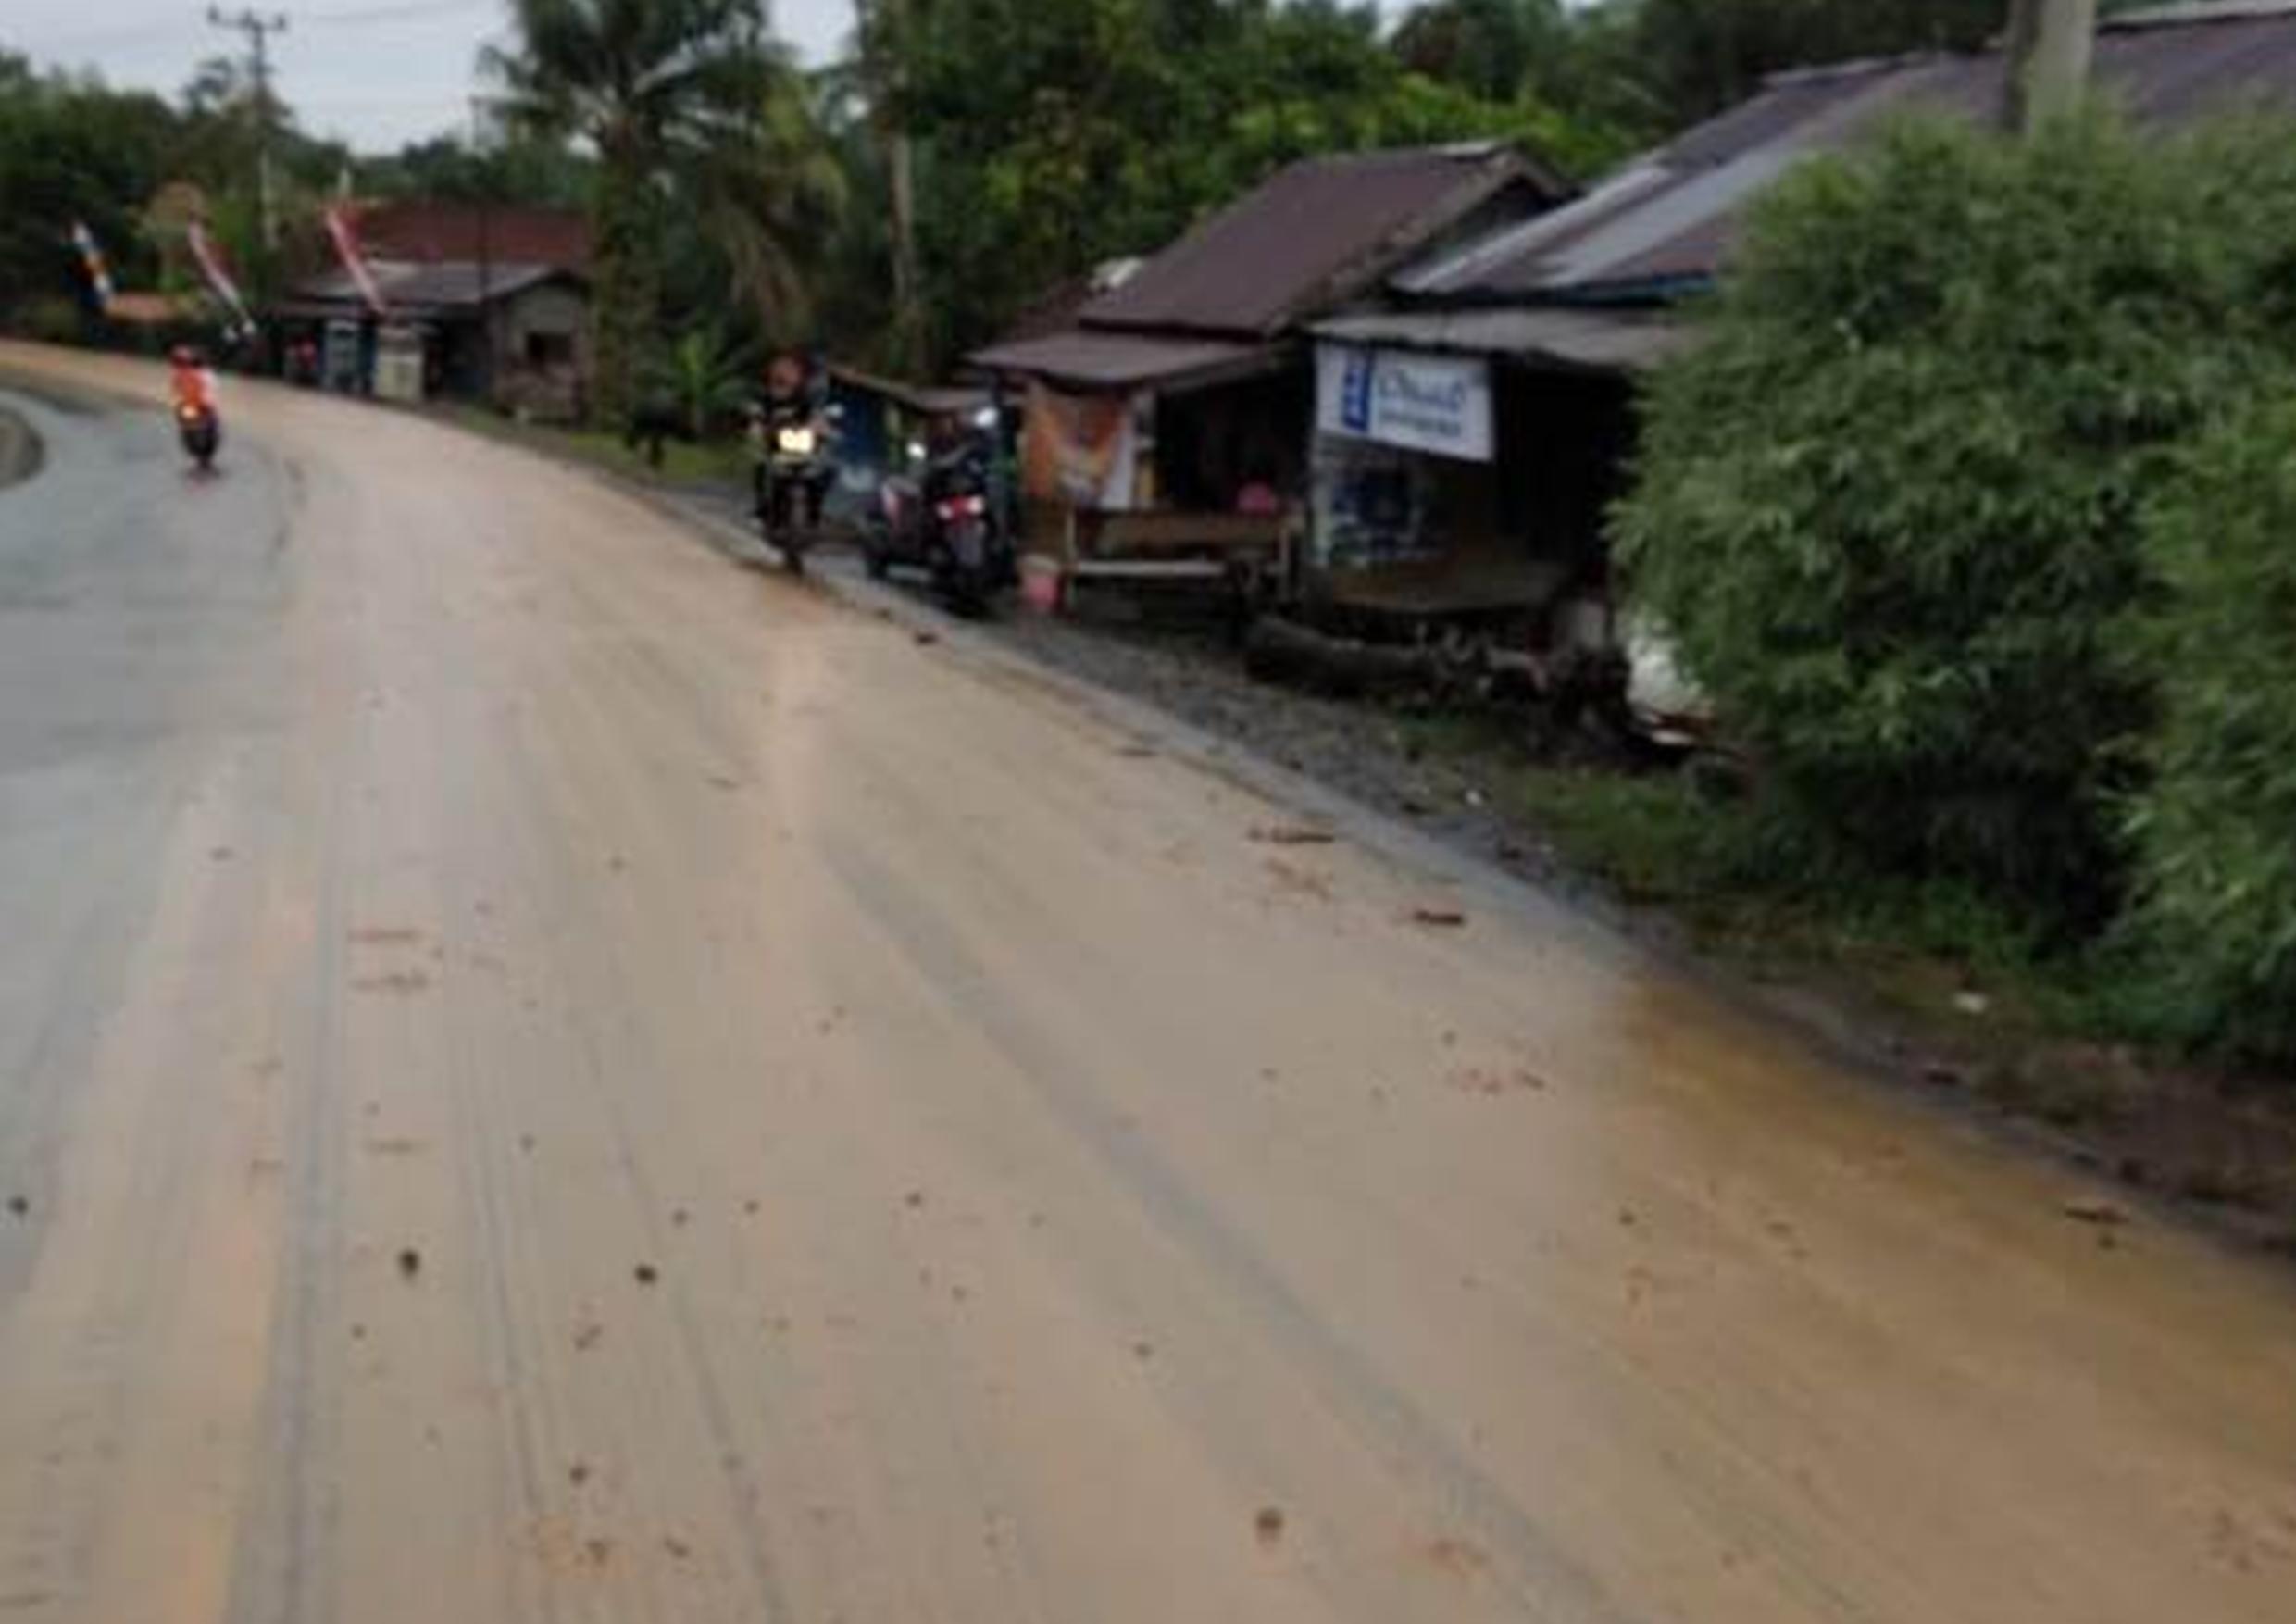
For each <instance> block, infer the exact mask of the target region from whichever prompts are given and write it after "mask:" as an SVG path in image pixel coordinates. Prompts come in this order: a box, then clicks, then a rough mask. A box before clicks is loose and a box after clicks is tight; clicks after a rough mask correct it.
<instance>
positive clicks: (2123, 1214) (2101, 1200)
mask: <svg viewBox="0 0 2296 1624" xmlns="http://www.w3.org/2000/svg"><path fill="white" fill-rule="evenodd" d="M2057 1210H2058V1211H2060V1212H2062V1213H2063V1214H2065V1217H2066V1218H2071V1219H2072V1220H2073V1221H2074V1222H2075V1223H2080V1224H2095V1225H2097V1226H2098V1227H2100V1228H2102V1229H2118V1228H2119V1227H2120V1226H2121V1225H2123V1224H2125V1223H2127V1222H2128V1208H2127V1207H2125V1206H2121V1205H2120V1204H2119V1203H2118V1202H2116V1201H2110V1200H2107V1199H2106V1198H2105V1197H2103V1196H2102V1195H2077V1196H2075V1197H2074V1198H2073V1199H2072V1200H2070V1201H2068V1202H2066V1203H2065V1204H2064V1205H2063V1206H2060V1207H2059V1208H2058V1209H2057Z"/></svg>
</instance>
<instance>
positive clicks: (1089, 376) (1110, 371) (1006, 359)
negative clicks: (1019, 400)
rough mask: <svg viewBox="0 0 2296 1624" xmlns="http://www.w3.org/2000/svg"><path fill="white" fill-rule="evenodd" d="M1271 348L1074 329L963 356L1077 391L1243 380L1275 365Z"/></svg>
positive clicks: (983, 365)
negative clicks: (1070, 387) (1073, 387)
mask: <svg viewBox="0 0 2296 1624" xmlns="http://www.w3.org/2000/svg"><path fill="white" fill-rule="evenodd" d="M1279 353H1280V352H1279V351H1278V350H1277V349H1275V348H1274V347H1273V346H1271V345H1267V344H1236V343H1232V342H1229V341H1227V340H1222V339H1204V338H1159V337H1156V336H1154V335H1153V334H1149V333H1138V332H1103V331H1091V330H1078V331H1069V332H1055V333H1049V334H1047V335H1046V336H1044V337H1042V338H1030V339H1022V340H1019V341H1018V342H1017V343H1013V344H992V345H991V346H990V347H989V348H988V349H985V350H978V351H975V352H974V353H973V354H972V355H971V356H968V357H967V359H968V360H969V361H971V363H972V364H973V365H974V366H976V367H979V368H980V369H983V370H984V371H990V372H1008V373H1016V374H1019V375H1023V376H1027V377H1035V378H1042V379H1046V380H1048V381H1052V382H1054V383H1067V384H1073V385H1076V386H1077V387H1079V388H1083V389H1137V388H1141V387H1142V386H1143V385H1147V384H1152V383H1153V384H1161V385H1164V386H1165V387H1167V388H1170V387H1174V386H1184V385H1186V384H1190V383H1199V382H1209V381H1215V380H1218V379H1224V378H1232V377H1240V376H1248V375H1249V374H1251V373H1253V372H1255V371H1259V370H1261V369H1265V368H1267V367H1269V366H1272V365H1274V364H1275V362H1276V360H1277V357H1278V356H1279Z"/></svg>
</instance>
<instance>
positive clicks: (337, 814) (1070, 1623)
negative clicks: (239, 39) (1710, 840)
mask: <svg viewBox="0 0 2296 1624" xmlns="http://www.w3.org/2000/svg"><path fill="white" fill-rule="evenodd" d="M0 367H6V368H10V369H19V371H31V372H32V373H35V374H43V375H46V376H48V377H50V378H51V379H53V378H56V377H66V378H70V379H77V380H81V381H94V382H96V383H100V384H103V385H106V386H109V387H112V388H114V389H124V390H128V391H131V392H139V393H141V394H144V395H145V396H152V395H155V394H156V390H157V388H158V383H159V380H158V378H157V377H156V374H152V373H147V372H145V371H142V370H139V369H134V368H132V367H131V366H128V365H126V364H124V363H115V362H100V361H95V360H89V359H76V358H75V359H65V358H61V357H57V356H51V355H46V354H42V353H39V352H33V351H25V350H0ZM23 409H25V410H26V411H27V414H28V415H31V416H33V417H34V418H35V420H36V426H37V427H39V428H40V430H41V431H42V433H43V434H44V437H45V438H46V439H47V440H48V444H49V463H48V467H47V468H46V469H45V471H44V473H43V474H42V475H41V476H40V477H39V478H38V479H36V480H34V481H31V482H30V483H28V484H26V485H23V486H21V487H19V488H18V489H16V490H14V491H12V492H9V493H6V494H5V495H0V908H4V909H5V918H6V921H7V936H6V947H5V951H4V952H0V1618H4V1619H6V1620H7V1621H8V1624H16V1621H18V1620H24V1621H27V1624H31V1621H38V1624H56V1621H69V1624H119V1621H123V1620H135V1621H137V1624H195V1621H196V1624H205V1621H208V1620H229V1621H231V1624H401V1621H403V1620H405V1619H406V1618H423V1619H425V1620H435V1621H439V1624H528V1621H541V1620H597V1621H608V1620H610V1621H613V1624H625V1621H629V1624H636V1621H649V1624H650V1621H671V1620H692V1621H694V1624H702V1621H707V1624H725V1621H728V1620H736V1619H739V1620H744V1621H761V1624H777V1621H780V1620H790V1621H792V1624H794V1621H800V1620H802V1621H805V1624H828V1621H830V1620H835V1619H842V1620H845V1621H847V1624H882V1621H890V1620H935V1621H979V1624H1015V1621H1024V1620H1038V1621H1042V1624H1075V1621H1078V1620H1092V1621H1094V1624H1129V1621H1139V1624H1170V1621H1172V1620H1179V1619H1185V1620H1190V1621H1192V1624H1194V1621H1204V1624H1210V1621H1216V1620H1232V1621H1238V1624H1242V1621H1247V1620H1248V1621H1251V1624H1285V1621H1289V1620H1355V1621H1360V1624H1393V1621H1398V1620H1420V1619H1424V1620H1443V1621H1446V1624H1450V1621H1475V1620H1502V1619H1505V1620H1541V1621H1548V1624H1581V1621H1584V1624H1625V1621H1635V1624H1641V1621H1644V1620H1661V1619H1684V1620H1697V1621H1699V1624H1718V1621H1729V1620H1742V1621H1745V1624H1794V1621H1797V1620H1827V1621H1839V1620H1861V1621H1887V1624H1938V1621H1940V1620H1950V1621H1953V1624H1986V1621H1995V1620H1998V1621H2003V1624H2006V1621H2010V1620H2017V1621H2025V1620H2056V1619H2064V1620H2070V1621H2078V1624H2108V1621H2124V1624H2162V1621H2163V1620H2172V1619H2173V1620H2177V1621H2179V1624H2202V1621H2215V1620H2224V1621H2227V1624H2231V1621H2249V1624H2287V1621H2288V1620H2289V1619H2290V1617H2291V1613H2290V1597H2291V1596H2296V1306H2292V1303H2296V1293H2292V1292H2291V1289H2290V1283H2289V1280H2288V1278H2287V1277H2286V1276H2285V1275H2284V1274H2282V1273H2278V1272H2275V1271H2272V1270H2269V1269H2266V1268H2262V1267H2258V1266H2255V1265H2252V1264H2249V1263H2246V1262H2243V1261H2239V1260H2235V1259H2233V1258H2231V1257H2229V1256H2227V1255H2223V1254H2220V1253H2219V1252H2217V1251H2215V1249H2213V1248H2212V1247H2210V1246H2209V1245H2207V1244H2205V1243H2201V1242H2199V1241H2196V1240H2193V1239H2190V1238H2188V1237H2187V1236H2185V1235H2184V1234H2183V1233H2181V1232H2180V1231H2178V1230H2176V1229H2175V1228H2173V1227H2172V1226H2169V1225H2167V1224H2165V1223H2163V1222H2161V1221H2159V1220H2157V1219H2154V1218H2152V1217H2150V1216H2149V1215H2147V1214H2146V1213H2144V1212H2143V1211H2141V1210H2132V1209H2129V1208H2127V1207H2125V1206H2118V1205H2115V1203H2114V1201H2113V1200H2112V1199H2111V1198H2109V1197H2106V1196H2103V1195H2102V1194H2101V1193H2099V1192H2097V1191H2094V1190H2090V1189H2087V1188H2084V1187H2082V1186H2080V1185H2079V1184H2078V1181H2074V1180H2072V1179H2071V1177H2070V1176H2069V1175H2066V1174H2065V1173H2063V1172H2061V1171H2058V1170H2056V1169H2053V1168H2044V1167H2040V1166H2036V1165H2033V1164H2030V1163H2028V1162H2026V1161H2023V1160H2020V1159H2018V1158H2017V1157H2016V1156H2014V1155H2012V1154H2010V1153H2009V1152H2006V1151H2004V1150H2003V1149H2000V1148H1998V1147H1996V1146H1994V1145H1993V1144H1991V1143H1989V1142H1987V1141H1986V1140H1984V1139H1983V1138H1981V1137H1980V1136H1978V1134H1976V1133H1975V1132H1973V1131H1968V1130H1965V1129H1962V1128H1957V1127H1955V1126H1954V1125H1953V1124H1951V1123H1950V1122H1946V1121H1943V1120H1940V1119H1939V1118H1933V1117H1931V1116H1928V1115H1926V1114H1924V1113H1923V1112H1922V1111H1921V1110H1920V1109H1919V1108H1918V1107H1917V1106H1915V1105H1913V1104H1911V1103H1909V1102H1907V1101H1905V1100H1904V1099H1903V1098H1901V1097H1900V1096H1898V1095H1896V1094H1894V1093H1890V1092H1889V1091H1886V1090H1882V1089H1878V1088H1872V1087H1868V1086H1866V1085H1865V1084H1864V1083H1862V1082H1861V1081H1858V1080H1856V1079H1853V1078H1846V1077H1844V1076H1843V1075H1841V1073H1840V1072H1839V1071H1837V1070H1836V1069H1835V1068H1833V1067H1832V1066H1831V1065H1830V1064H1829V1063H1828V1061H1826V1060H1825V1059H1824V1058H1822V1057H1820V1056H1816V1055H1813V1054H1812V1053H1810V1052H1809V1051H1808V1050H1807V1049H1806V1048H1804V1047H1803V1046H1802V1045H1800V1044H1799V1043H1797V1042H1796V1041H1794V1040H1791V1039H1789V1038H1786V1037H1782V1036H1780V1035H1778V1033H1776V1032H1775V1031H1772V1030H1771V1029H1769V1028H1767V1027H1766V1026H1763V1025H1762V1024H1760V1023H1758V1022H1755V1021H1753V1020H1752V1019H1748V1018H1741V1017H1738V1016H1735V1015H1734V1014H1733V1013H1732V1012H1731V1011H1730V1010H1728V1009H1727V1008H1725V1007H1722V1006H1719V1005H1718V1004H1717V1003H1716V1002H1715V1001H1714V999H1713V998H1712V997H1711V996H1710V995H1709V994H1707V993H1703V992H1702V991H1700V990H1698V989H1696V988H1693V987H1691V986H1689V985H1686V984H1684V983H1682V982H1680V981H1676V980H1674V979H1671V978H1670V977H1669V976H1668V975H1667V974H1666V973H1665V972H1663V971H1661V970H1659V969H1656V968H1653V966H1652V965H1651V964H1650V963H1649V962H1648V961H1647V960H1645V959H1643V958H1642V957H1641V956H1638V955H1637V954H1636V953H1635V952H1634V951H1632V950H1631V949H1629V948H1628V947H1626V946H1623V945H1621V944H1620V943H1618V942H1617V941H1616V940H1615V939H1613V938H1611V937H1608V936H1606V935H1604V934H1603V933H1602V932H1601V931H1597V930H1596V929H1594V928H1592V927H1591V926H1589V925H1587V924H1585V923H1584V922H1583V921H1581V920H1579V919H1578V918H1576V917H1575V916H1573V915H1571V914H1570V913H1568V912H1567V911H1566V910H1564V909H1562V908H1559V907H1554V906H1547V905H1544V904H1542V903H1541V902H1540V901H1539V900H1538V899H1537V898H1536V897H1535V896H1532V895H1530V894H1529V893H1518V892H1516V891H1513V890H1511V889H1509V888H1508V887H1506V886H1504V885H1503V884H1499V883H1495V882H1494V883H1492V884H1491V885H1489V886H1479V885H1462V884H1457V883H1444V882H1443V881H1442V880H1441V876H1440V875H1439V874H1437V873H1435V872H1434V871H1431V870H1429V869H1424V868H1416V867H1414V866H1411V865H1409V864H1407V863H1404V862H1402V861H1399V860H1398V859H1397V858H1396V857H1395V856H1392V855H1391V854H1385V855H1383V851H1382V849H1380V843H1379V841H1378V840H1376V839H1375V838H1372V837H1371V836H1369V835H1367V834H1366V832H1365V831H1363V830H1361V829H1355V828H1344V829H1342V830H1341V831H1340V833H1341V838H1338V839H1336V840H1329V841H1327V840H1325V839H1323V838H1321V832H1320V831H1316V830H1312V829H1304V827H1303V825H1302V821H1301V811H1300V808H1298V807H1295V806H1283V805H1278V804H1275V803H1273V802H1271V801H1270V800H1269V799H1267V798H1266V797H1265V796H1264V795H1262V794H1261V793H1256V792H1254V790H1252V789H1251V788H1248V787H1246V785H1245V784H1244V783H1243V782H1242V781H1238V780H1236V779H1234V778H1223V777H1218V776H1213V775H1210V774H1207V773H1206V772H1204V771H1203V770H1201V769H1200V768H1198V767H1197V766H1195V765H1192V764H1191V762H1190V761H1189V760H1187V759H1185V758H1184V757H1183V756H1181V755H1179V754H1176V752H1175V751H1174V749H1173V748H1171V747H1169V745H1168V743H1167V742H1165V741H1160V740H1156V739H1154V738H1150V739H1143V738H1142V736H1141V735H1140V734H1139V733H1138V732H1137V731H1133V730H1131V729H1128V728H1123V727H1117V726H1114V725H1111V723H1110V722H1109V721H1108V720H1106V719H1104V717H1103V716H1100V715H1096V714H1095V713H1093V712H1091V711H1089V710H1087V709H1083V708H1079V707H1078V706H1075V705H1074V704H1072V703H1071V702H1070V701H1069V700H1067V699H1065V698H1062V697H1060V696H1059V695H1057V694H1055V693H1053V692H1052V691H1051V690H1049V689H1047V688H1045V687H1042V686H1041V685H1038V684H1034V683H1032V682H1030V681H1027V680H1026V679H1024V678H1022V677H1019V676H1017V675H1015V674H1014V673H1013V672H1011V671H1010V670H1009V669H1008V668H1003V667H1000V666H998V665H996V664H994V663H993V662H990V661H986V660H983V659H980V658H977V657H975V656H972V655H970V654H968V653H967V650H966V649H964V648H963V647H960V646H952V645H950V644H948V643H942V644H937V645H933V646H924V645H921V644H920V643H917V641H916V640H915V639H914V638H913V637H912V635H911V634H910V633H908V632H906V631H903V630H901V629H900V628H898V627H896V626H892V625H888V624H885V623H882V622H880V621H876V620H872V619H869V618H866V617H857V616H854V615H852V614H849V613H847V612H844V611H842V610H840V609H838V608H836V607H835V606H833V605H831V604H830V603H829V602H827V601H826V600H824V599H823V598H821V597H818V596H817V595H815V594H814V593H811V592H809V591H808V590H806V589H805V587H803V586H800V585H794V584H792V583H790V582H788V581H783V580H778V579H772V578H768V577H765V576H761V575H758V574H755V573H752V572H745V571H742V570H740V569H737V568H733V567H731V566H730V565H729V564H728V563H727V562H726V561H725V560H724V559H722V558H720V557H718V556H716V555H714V554H713V553H711V552H709V551H707V550H706V549H705V548H703V547H700V546H696V545H693V544H692V543H691V541H690V539H689V538H688V537H686V536H684V535H682V534H681V533H680V531H677V530H676V529H675V528H674V527H673V526H671V525H670V524H668V522H667V521H666V520H664V519H663V518H659V517H658V516H657V515H655V513H654V512H653V511H651V510H650V509H648V508H646V507H643V506H638V505H635V504H633V503H632V502H630V501H629V500H626V499H625V498H623V497H621V496H619V495H617V494H615V493H611V492H608V491H606V490H605V489H604V488H602V487H601V486H599V485H597V484H595V483H593V482H591V481H586V480H584V479H582V478H580V477H579V476H576V475H572V474H569V473H568V472H566V471H564V470H562V469H559V468H555V467H552V466H549V465H547V464H544V463H542V462H539V461H536V460H533V459H531V458H530V457H528V456H524V455H522V454H520V453H518V452H516V451H513V450H509V449H506V448H504V447H500V446H497V445H493V444H490V443H483V442H480V441H478V440H474V439H469V438H464V437H459V436H456V435H455V434H453V433H450V432H447V431H443V430H441V429H439V428H436V427H433V426H431V425H430V424H427V423H424V422H422V421H419V420H417V419H413V418H406V417H403V416H399V415H394V414H391V413H387V412H382V411H378V410H373V409H366V408H361V407H358V406H352V405H348V404H341V403H334V402H329V401H324V400H319V399H315V398H312V397H309V396H303V395H290V394H280V393H274V392H270V391H268V390H263V389H259V388H256V387H255V386H252V385H238V386H235V387H233V388H231V390H230V392H229V394H228V395H227V399H226V407H225V409H226V422H227V431H228V432H229V434H230V435H231V438H230V439H229V440H228V441H227V444H226V447H225V453H224V458H223V472H222V474H221V476H220V477H219V478H218V479H216V480H214V481H207V482H204V483H200V482H193V481H189V480H188V479H187V477H186V476H185V475H184V474H183V473H182V471H181V468H180V467H179V459H177V458H176V457H175V456H174V455H173V453H172V450H171V447H170V446H169V444H168V439H167V432H166V430H167V425H166V423H165V421H164V419H162V418H158V417H157V415H156V414H150V413H137V412H119V411H108V412H94V413H90V412H86V411H84V410H83V411H81V412H77V413H74V412H68V411H64V410H61V409H58V407H57V406H56V405H55V404H53V403H50V404H42V403H40V402H31V403H29V404H27V405H26V406H24V408H23Z"/></svg>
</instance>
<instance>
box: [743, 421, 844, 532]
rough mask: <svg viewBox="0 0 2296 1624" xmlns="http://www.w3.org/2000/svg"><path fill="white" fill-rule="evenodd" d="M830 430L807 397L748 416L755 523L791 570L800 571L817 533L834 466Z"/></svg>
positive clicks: (828, 423) (828, 422) (819, 528)
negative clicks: (799, 402) (752, 450)
mask: <svg viewBox="0 0 2296 1624" xmlns="http://www.w3.org/2000/svg"><path fill="white" fill-rule="evenodd" d="M751 434H752V436H753V438H754V440H755V446H756V455H757V462H756V468H755V478H756V501H757V524H758V528H759V530H760V531H763V532H764V535H765V538H766V542H767V544H768V545H769V546H771V547H772V548H773V549H774V550H775V551H776V552H778V553H780V555H781V557H782V560H783V562H785V563H786V564H788V566H789V568H790V570H791V572H792V574H799V575H802V574H804V573H805V549H806V548H807V547H809V546H811V545H812V544H813V543H814V541H815V540H816V539H817V537H818V535H819V534H820V530H821V504H822V500H823V498H824V497H826V496H827V495H828V493H829V485H830V479H831V478H832V476H833V474H834V472H835V470H834V468H832V467H831V465H830V420H829V416H828V414H827V413H826V412H824V411H823V410H821V409H820V408H818V407H817V406H812V405H811V404H809V403H808V404H805V405H802V406H788V407H769V408H767V409H765V410H762V411H759V412H757V413H756V414H755V417H754V418H753V419H752V423H751Z"/></svg>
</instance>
